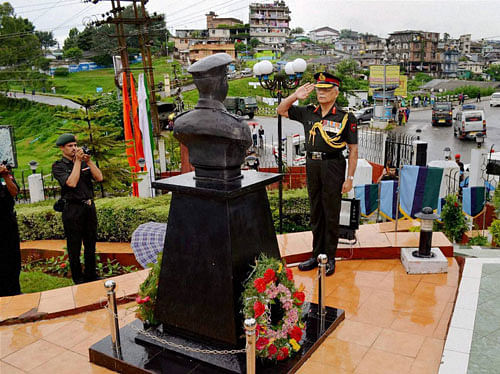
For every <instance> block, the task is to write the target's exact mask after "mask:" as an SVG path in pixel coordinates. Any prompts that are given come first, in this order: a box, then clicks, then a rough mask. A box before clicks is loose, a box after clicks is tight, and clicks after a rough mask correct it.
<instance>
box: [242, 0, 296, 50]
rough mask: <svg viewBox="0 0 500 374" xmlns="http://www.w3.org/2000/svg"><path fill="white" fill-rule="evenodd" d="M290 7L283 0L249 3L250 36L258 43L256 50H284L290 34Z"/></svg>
mask: <svg viewBox="0 0 500 374" xmlns="http://www.w3.org/2000/svg"><path fill="white" fill-rule="evenodd" d="M290 19H291V18H290V9H289V8H288V6H287V5H286V4H285V2H284V1H282V0H279V1H274V2H273V3H251V4H250V13H249V23H250V38H255V39H257V40H258V41H259V42H260V44H259V46H258V47H257V50H273V51H279V52H284V51H285V46H286V41H287V38H288V37H289V36H290V24H289V23H290Z"/></svg>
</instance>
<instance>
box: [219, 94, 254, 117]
mask: <svg viewBox="0 0 500 374" xmlns="http://www.w3.org/2000/svg"><path fill="white" fill-rule="evenodd" d="M224 106H225V107H226V109H227V111H228V112H232V113H235V114H237V115H239V116H245V115H248V118H250V119H252V118H253V117H254V115H255V112H256V111H257V100H255V97H251V96H249V97H226V99H225V100H224Z"/></svg>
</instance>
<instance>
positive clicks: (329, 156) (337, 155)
mask: <svg viewBox="0 0 500 374" xmlns="http://www.w3.org/2000/svg"><path fill="white" fill-rule="evenodd" d="M307 158H309V159H311V160H334V159H342V158H344V155H343V154H342V152H331V153H330V152H329V153H326V152H307Z"/></svg>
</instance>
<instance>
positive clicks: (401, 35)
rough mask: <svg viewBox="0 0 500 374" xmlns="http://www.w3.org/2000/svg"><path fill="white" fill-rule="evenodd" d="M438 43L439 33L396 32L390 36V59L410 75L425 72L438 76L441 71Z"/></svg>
mask: <svg viewBox="0 0 500 374" xmlns="http://www.w3.org/2000/svg"><path fill="white" fill-rule="evenodd" d="M438 42H439V33H437V32H424V31H415V30H405V31H396V32H393V33H391V34H390V36H389V53H390V54H389V58H390V59H391V60H393V61H395V62H397V63H400V64H401V65H403V66H404V68H405V69H406V71H407V72H409V73H410V74H411V73H418V72H424V73H428V74H431V75H435V76H437V75H439V73H440V71H441V59H440V56H439V51H438Z"/></svg>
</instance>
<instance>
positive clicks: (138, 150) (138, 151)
mask: <svg viewBox="0 0 500 374" xmlns="http://www.w3.org/2000/svg"><path fill="white" fill-rule="evenodd" d="M130 96H132V97H131V99H132V119H133V120H134V139H135V155H136V157H137V160H139V159H140V158H143V159H144V148H143V146H142V136H141V129H140V126H139V112H138V110H139V103H138V101H137V93H136V91H135V84H134V76H133V75H132V73H130ZM148 135H149V134H148ZM144 169H145V168H144ZM136 171H137V172H139V171H141V170H140V168H139V165H137V170H136Z"/></svg>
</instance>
